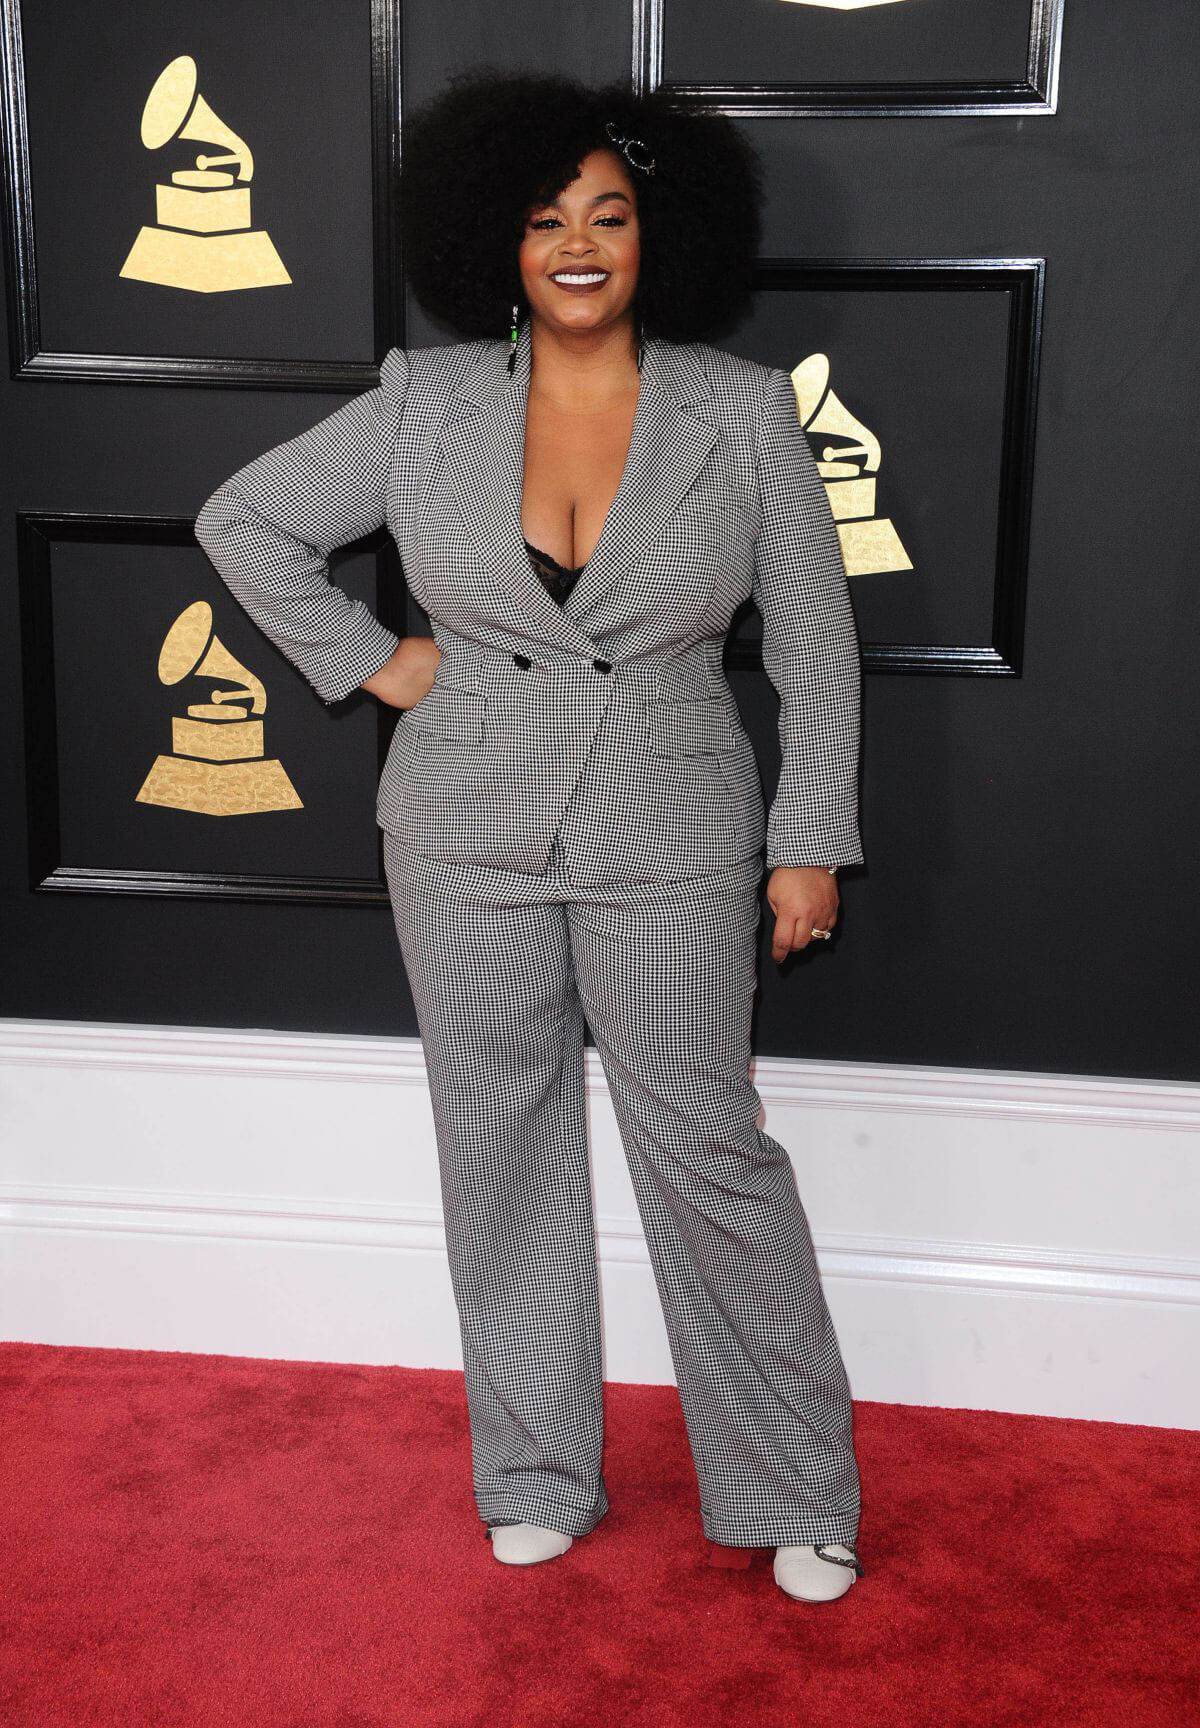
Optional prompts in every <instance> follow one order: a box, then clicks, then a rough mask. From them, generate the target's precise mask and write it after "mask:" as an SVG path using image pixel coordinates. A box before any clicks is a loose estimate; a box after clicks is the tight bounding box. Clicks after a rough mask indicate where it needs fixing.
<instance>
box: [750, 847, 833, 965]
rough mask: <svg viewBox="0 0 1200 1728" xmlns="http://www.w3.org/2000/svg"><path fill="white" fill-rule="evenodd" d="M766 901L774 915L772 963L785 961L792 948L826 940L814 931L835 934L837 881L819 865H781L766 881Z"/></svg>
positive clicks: (804, 946)
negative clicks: (826, 931) (830, 931)
mask: <svg viewBox="0 0 1200 1728" xmlns="http://www.w3.org/2000/svg"><path fill="white" fill-rule="evenodd" d="M767 900H768V902H769V903H770V907H771V910H772V912H774V914H775V930H774V933H773V935H772V937H771V958H772V960H776V961H781V960H785V959H786V958H787V956H788V955H789V954H790V953H791V951H792V949H793V948H807V947H808V944H809V943H810V942H820V941H823V940H824V938H822V937H820V936H814V935H813V934H812V932H813V930H814V929H815V930H832V929H833V926H834V921H835V919H836V918H837V915H838V905H839V895H838V887H837V877H836V876H831V875H830V874H829V872H828V870H824V869H822V868H820V866H817V865H808V864H802V865H787V864H781V865H779V866H778V868H777V869H775V870H772V872H771V874H770V876H769V877H768V879H767Z"/></svg>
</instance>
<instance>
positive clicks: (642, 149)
mask: <svg viewBox="0 0 1200 1728" xmlns="http://www.w3.org/2000/svg"><path fill="white" fill-rule="evenodd" d="M604 130H605V131H606V132H607V133H608V136H609V137H610V138H611V139H612V141H613V143H614V144H615V145H616V147H617V149H618V150H619V151H620V152H621V154H622V156H624V158H625V160H626V162H628V164H629V166H630V167H631V168H636V169H638V171H639V172H640V173H642V174H653V172H654V157H653V156H651V155H650V151H649V149H648V148H647V146H646V145H645V144H643V142H642V140H641V139H640V138H622V136H621V134H620V133H619V132H618V131H617V128H616V126H615V125H614V123H613V122H612V121H611V120H606V121H605V122H604ZM635 150H636V151H637V152H638V155H637V156H635V155H634V151H635ZM639 157H640V158H641V160H639Z"/></svg>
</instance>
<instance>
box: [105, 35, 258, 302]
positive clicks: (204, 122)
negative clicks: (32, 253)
mask: <svg viewBox="0 0 1200 1728" xmlns="http://www.w3.org/2000/svg"><path fill="white" fill-rule="evenodd" d="M196 82H197V74H196V62H195V61H194V60H193V59H192V57H191V55H190V54H180V55H178V56H177V57H176V58H175V59H174V60H172V61H170V62H169V63H168V64H167V65H166V66H164V67H163V69H162V71H161V72H160V73H159V75H158V77H157V78H156V79H155V81H154V87H153V89H152V90H151V91H150V94H149V96H147V98H146V104H145V107H144V108H143V109H142V143H143V144H144V145H145V146H146V149H147V150H161V149H162V148H163V146H164V145H165V144H170V143H171V142H172V141H173V140H174V139H176V138H189V139H193V140H195V141H196V142H198V143H202V144H217V145H221V146H223V147H224V151H225V153H224V154H218V155H211V156H209V155H204V154H199V155H197V157H196V166H195V167H194V168H176V169H175V170H174V171H173V172H172V174H171V177H170V179H169V181H167V182H165V183H164V182H163V181H161V180H160V181H159V183H158V185H157V186H156V187H155V217H156V221H155V223H154V225H153V226H144V227H143V228H142V229H141V231H140V232H139V234H138V237H137V239H136V240H135V241H134V243H133V245H132V246H131V247H130V250H129V256H128V257H127V258H126V260H125V262H124V264H122V266H121V269H120V274H121V275H122V276H125V277H128V278H131V279H132V280H134V281H137V282H157V283H159V284H160V285H161V286H163V287H165V288H187V289H190V290H191V291H192V292H193V293H195V294H222V293H227V292H228V291H229V290H231V289H234V288H268V287H275V286H277V285H279V284H281V283H288V282H291V280H292V278H291V277H290V276H289V275H288V272H287V270H286V268H285V267H284V263H283V260H282V259H281V258H280V256H279V254H278V252H277V251H276V250H275V246H274V242H273V241H272V240H271V237H270V235H269V234H267V233H266V232H265V231H264V230H263V229H261V228H252V227H251V226H250V221H251V218H250V181H251V178H252V176H253V174H254V157H253V156H252V155H251V153H250V146H249V145H248V144H247V143H245V141H244V140H243V139H241V138H239V137H238V135H237V133H236V132H234V131H232V130H231V129H230V127H228V126H227V125H226V124H225V122H224V121H223V120H220V119H218V117H217V116H216V115H215V114H214V113H213V111H212V109H211V108H210V107H209V105H208V103H207V102H206V101H205V100H204V98H203V96H201V95H200V93H199V91H198V90H197V88H196ZM230 166H236V172H235V173H230V172H229V167H230Z"/></svg>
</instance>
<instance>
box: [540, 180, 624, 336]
mask: <svg viewBox="0 0 1200 1728" xmlns="http://www.w3.org/2000/svg"><path fill="white" fill-rule="evenodd" d="M640 255H641V242H640V235H639V232H638V213H637V191H636V188H635V187H634V185H633V182H632V181H631V180H630V177H629V171H628V169H627V168H626V165H625V161H624V159H623V158H622V157H621V156H619V155H618V154H617V152H616V151H615V150H593V151H591V152H590V154H588V155H587V156H585V157H584V159H583V161H582V162H581V163H580V165H579V177H578V179H576V180H572V181H571V183H570V185H569V186H566V187H564V188H563V190H562V191H561V192H560V193H559V195H558V197H557V198H555V199H554V200H553V201H552V202H551V203H549V204H541V205H538V206H536V207H535V208H534V209H533V210H531V211H530V212H529V216H528V218H527V220H526V223H525V235H524V238H523V239H522V241H521V246H520V251H519V253H518V262H519V265H520V271H521V285H522V287H523V288H524V291H525V298H526V299H527V300H528V302H529V307H530V312H531V314H532V316H533V317H534V318H535V319H539V318H540V319H542V320H544V321H545V322H546V323H547V324H549V325H550V326H552V327H553V328H554V329H555V330H557V331H559V332H561V333H563V334H568V333H575V334H581V333H585V332H590V331H596V330H601V329H603V328H605V327H607V326H611V325H614V324H619V323H620V322H621V321H622V320H626V321H629V320H631V318H632V305H633V297H634V294H635V292H636V290H637V280H638V264H639V260H640Z"/></svg>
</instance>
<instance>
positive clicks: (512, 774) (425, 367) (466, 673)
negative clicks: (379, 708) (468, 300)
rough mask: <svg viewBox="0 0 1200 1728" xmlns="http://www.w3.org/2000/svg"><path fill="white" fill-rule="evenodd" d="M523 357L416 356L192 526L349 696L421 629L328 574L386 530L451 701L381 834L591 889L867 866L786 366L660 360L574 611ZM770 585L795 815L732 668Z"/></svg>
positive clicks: (417, 728) (218, 498) (817, 501)
mask: <svg viewBox="0 0 1200 1728" xmlns="http://www.w3.org/2000/svg"><path fill="white" fill-rule="evenodd" d="M506 358H507V345H506V344H505V343H503V342H497V341H486V340H485V341H477V342H461V343H454V344H450V345H448V346H445V347H430V348H414V349H411V350H405V349H401V348H392V349H390V350H389V351H388V353H387V355H386V356H385V358H384V360H383V363H382V365H381V368H380V382H379V385H378V386H377V387H376V388H374V389H372V390H368V391H366V392H364V393H363V394H362V395H361V396H358V397H356V398H355V399H354V400H353V401H351V402H349V403H347V404H346V405H345V406H344V407H342V408H339V409H338V410H336V411H335V412H334V413H333V414H330V415H328V416H327V417H326V418H325V419H323V420H321V421H320V422H318V424H317V425H315V426H313V427H312V428H311V429H310V430H308V431H306V432H303V433H301V434H299V436H297V437H295V438H292V439H289V440H288V441H286V442H285V443H283V444H280V445H277V446H276V447H275V448H273V449H271V450H268V451H267V452H265V453H264V454H263V455H261V456H259V457H257V458H256V459H254V460H253V461H251V462H249V463H247V464H246V465H245V466H244V467H242V468H240V469H238V471H237V472H236V473H235V474H233V475H232V476H231V477H230V478H229V479H228V480H226V481H225V482H224V483H223V484H222V485H221V486H219V487H218V488H217V489H216V491H215V492H214V493H213V494H212V495H211V497H209V498H208V499H207V501H206V502H205V504H204V506H203V508H202V509H201V511H200V514H199V516H198V517H197V519H196V537H197V539H198V540H199V542H200V544H201V545H202V546H203V548H204V550H205V551H206V553H207V554H208V556H209V558H210V560H211V561H212V563H213V565H214V567H215V568H216V570H217V571H218V573H219V574H220V575H221V577H222V578H223V580H224V581H225V583H226V585H227V586H228V588H229V590H230V592H231V593H232V594H233V596H234V597H235V599H237V600H238V601H239V603H240V604H241V605H242V606H243V607H244V608H245V610H246V612H247V613H248V614H249V615H250V616H251V617H252V618H253V619H254V620H255V622H256V623H257V624H258V625H259V626H260V628H261V629H262V630H263V631H264V632H265V633H266V634H267V635H268V636H269V637H270V638H271V640H272V641H273V642H274V643H275V644H276V645H277V646H278V647H279V648H280V650H281V651H282V652H283V653H284V654H285V655H287V656H288V658H289V659H290V660H291V661H292V662H293V663H294V664H295V665H296V666H297V667H298V668H299V670H300V671H301V672H302V673H303V674H304V675H305V677H307V678H308V680H309V682H310V683H311V684H312V686H313V688H314V689H315V690H316V691H317V693H318V694H319V695H320V696H321V698H322V699H323V700H324V701H325V702H327V703H332V702H336V701H338V700H340V699H341V698H343V697H345V696H346V695H348V694H349V693H350V692H351V691H353V690H354V689H356V688H357V687H358V686H359V685H360V684H361V683H362V682H363V680H364V679H366V678H368V677H370V676H371V674H372V673H373V672H375V671H377V670H378V669H379V668H380V667H381V666H383V665H384V664H385V663H386V661H387V660H388V659H389V658H390V656H391V654H392V652H393V650H394V649H395V647H396V644H397V641H398V638H397V637H396V635H395V634H394V633H393V632H392V631H390V630H389V629H387V628H386V627H385V626H384V625H383V624H382V623H381V622H380V620H379V619H378V618H376V617H375V616H374V614H373V613H372V612H371V611H370V609H369V608H368V607H366V606H365V605H363V604H362V603H361V602H356V601H352V600H351V599H350V598H349V597H348V596H347V595H346V594H345V593H344V592H343V591H342V590H341V589H339V588H338V587H337V586H336V584H333V583H332V582H331V581H330V578H329V565H328V556H329V553H330V552H331V551H332V550H333V549H334V548H335V547H337V546H341V545H344V544H346V543H347V542H348V541H350V540H353V539H357V538H359V537H360V536H362V535H363V534H366V533H368V532H370V531H371V530H372V529H374V528H378V527H380V526H381V525H383V524H385V523H386V525H387V527H388V529H389V531H390V532H391V534H392V536H393V537H394V539H395V542H396V545H397V547H398V548H399V551H400V554H401V559H402V563H403V567H404V573H405V579H406V581H407V582H408V584H409V587H410V589H411V591H412V593H413V595H414V596H415V598H416V599H417V601H418V602H419V603H420V605H421V607H422V608H423V610H424V611H425V613H426V614H427V616H428V617H429V619H430V622H431V628H432V631H433V636H434V640H435V641H436V643H437V645H438V647H439V649H440V650H441V654H442V658H441V660H440V662H439V664H438V668H437V672H436V682H435V684H434V686H433V688H432V689H430V691H429V692H428V693H427V695H425V696H424V697H423V698H422V699H421V700H420V701H419V702H417V703H416V704H415V705H414V706H413V707H412V708H410V709H407V710H405V711H404V712H403V713H402V714H401V715H400V717H399V719H398V722H397V724H396V727H395V731H394V734H393V737H392V741H391V745H390V748H389V751H388V757H387V761H386V763H385V766H384V770H383V773H382V775H381V777H380V782H379V787H378V794H377V799H376V819H377V821H378V822H379V824H380V826H381V827H382V828H383V829H384V830H385V831H386V832H388V833H390V834H392V835H394V836H395V837H396V838H398V839H401V840H403V841H404V842H405V844H406V845H407V846H408V847H410V848H413V849H415V850H417V851H419V852H421V853H422V854H424V855H425V856H426V857H427V858H430V859H434V860H442V861H445V862H456V863H462V864H475V865H480V866H485V867H492V868H503V869H509V870H515V871H518V872H534V873H536V872H540V871H544V870H545V869H546V866H547V863H548V860H549V857H550V852H551V847H552V844H553V842H554V839H555V837H556V836H559V837H560V839H561V844H562V846H563V849H564V857H565V859H566V862H567V867H568V869H569V870H570V873H571V875H572V878H573V879H574V880H575V881H576V882H578V883H579V884H581V885H582V884H585V883H589V882H590V883H602V882H603V883H612V882H617V881H631V882H636V881H643V882H645V881H657V882H662V881H667V880H676V879H684V878H687V877H689V876H694V875H697V874H700V873H704V872H711V871H715V870H719V869H722V868H725V867H726V866H728V865H731V864H736V863H738V862H740V861H742V860H743V859H746V858H749V857H751V856H754V855H761V852H762V848H763V844H764V840H765V844H766V863H767V866H768V868H774V867H775V866H776V865H780V864H807V865H826V866H828V865H842V864H854V863H860V862H862V860H863V852H862V844H861V839H860V835H859V829H858V802H857V797H858V794H857V783H858V758H859V727H860V690H861V666H860V656H859V648H858V641H857V636H856V633H855V629H854V621H853V613H852V608H851V604H850V597H849V591H848V585H847V582H846V576H845V569H844V566H843V563H842V558H841V550H840V544H839V541H838V538H837V531H836V529H835V527H834V523H833V519H832V514H831V511H830V508H829V503H828V500H827V498H826V495H825V491H824V487H823V485H822V483H821V479H820V476H819V474H818V472H817V468H816V463H815V459H814V457H813V455H812V452H811V450H810V448H809V445H808V440H807V437H806V435H805V433H804V431H803V428H802V427H801V426H800V423H799V420H798V418H797V413H796V400H795V395H794V392H793V390H792V386H791V382H790V380H789V378H788V376H787V374H786V373H785V372H783V371H780V370H778V369H776V368H771V367H766V366H761V365H758V364H756V363H755V362H753V361H749V360H745V359H742V358H740V357H739V356H737V355H734V354H731V353H728V352H726V351H724V350H721V349H718V348H714V347H711V346H709V345H708V344H704V343H670V342H666V341H663V340H659V339H653V338H652V339H649V340H647V342H646V344H645V358H644V363H643V370H642V381H641V388H640V391H639V396H638V402H637V408H636V412H635V415H634V423H633V433H632V438H631V442H630V448H629V454H628V458H627V461H626V465H625V470H624V473H623V475H622V479H621V484H620V487H619V489H618V491H617V495H616V497H615V499H614V500H613V503H612V506H611V508H610V510H609V513H608V516H607V518H606V520H605V523H604V527H603V530H602V532H601V535H600V539H599V542H598V544H597V546H596V548H595V550H594V551H593V553H592V555H591V557H590V558H589V559H588V562H587V564H586V566H585V567H584V569H583V572H582V574H581V575H580V576H579V578H578V580H577V581H576V583H575V585H574V587H573V588H572V590H571V592H570V594H569V595H568V596H567V598H566V600H565V601H564V602H562V603H561V604H560V602H559V601H557V600H556V599H555V598H554V597H553V596H552V595H551V594H550V593H549V592H548V591H547V589H546V587H545V585H544V584H543V582H542V580H541V578H540V577H539V576H538V574H537V572H536V571H535V570H534V569H533V568H532V566H531V564H530V560H529V556H528V553H527V551H526V547H525V543H524V537H523V533H522V527H521V493H522V479H523V464H524V423H525V405H526V401H527V396H528V385H529V372H530V340H529V329H528V325H525V326H524V327H523V328H522V331H521V334H520V340H519V343H518V348H517V360H516V365H515V367H514V369H513V372H512V373H511V374H510V373H509V372H508V369H507V364H506ZM751 594H753V596H754V599H755V601H756V604H757V606H758V608H759V611H760V612H761V614H762V618H763V656H764V663H765V666H766V670H767V673H768V675H769V677H770V679H771V682H772V683H773V685H774V687H775V689H776V691H777V693H778V695H779V698H780V706H779V719H778V727H779V740H780V753H781V769H780V775H779V782H778V786H777V788H776V791H775V794H774V798H773V800H772V803H771V807H770V810H769V811H766V810H765V809H764V801H763V790H762V784H761V781H760V778H759V774H758V768H757V763H756V760H755V756H754V751H753V747H752V746H751V743H750V740H749V738H748V736H747V734H746V731H745V729H744V727H743V726H742V724H741V719H740V716H739V712H738V708H737V704H736V702H735V701H734V698H733V694H732V692H731V690H730V688H729V684H728V681H727V679H726V677H725V675H724V671H723V668H722V654H723V647H724V639H725V635H726V632H727V630H728V627H729V622H730V619H731V617H732V615H733V613H734V611H735V610H736V608H737V607H738V606H739V605H741V604H742V603H743V602H744V601H745V600H746V599H747V598H748V597H749V596H750V595H751Z"/></svg>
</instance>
